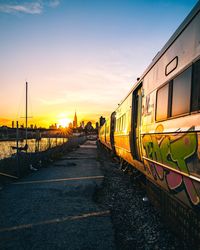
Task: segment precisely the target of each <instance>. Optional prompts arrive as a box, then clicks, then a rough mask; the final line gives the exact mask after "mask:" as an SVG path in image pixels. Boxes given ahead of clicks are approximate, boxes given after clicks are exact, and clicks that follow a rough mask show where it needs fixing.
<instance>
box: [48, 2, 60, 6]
mask: <svg viewBox="0 0 200 250" xmlns="http://www.w3.org/2000/svg"><path fill="white" fill-rule="evenodd" d="M59 4H60V0H51V1H49V4H48V5H49V7H51V8H55V7H57V6H58V5H59Z"/></svg>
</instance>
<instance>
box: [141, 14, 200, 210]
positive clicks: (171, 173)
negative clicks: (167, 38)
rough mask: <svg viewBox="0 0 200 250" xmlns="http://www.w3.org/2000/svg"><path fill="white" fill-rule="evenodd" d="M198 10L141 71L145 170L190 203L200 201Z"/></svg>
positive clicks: (190, 204) (199, 21) (199, 22)
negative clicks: (170, 42) (143, 74)
mask: <svg viewBox="0 0 200 250" xmlns="http://www.w3.org/2000/svg"><path fill="white" fill-rule="evenodd" d="M199 27H200V12H199V10H198V12H197V13H196V15H195V16H194V17H193V18H192V19H191V20H190V22H189V23H188V25H186V26H185V28H184V30H183V31H182V32H181V33H180V34H179V36H178V37H177V38H176V40H175V41H174V42H173V43H172V44H171V46H170V47H169V48H168V49H167V50H166V51H165V53H164V54H163V55H162V57H161V58H160V59H159V60H158V61H157V62H156V64H155V65H154V66H153V67H152V68H151V69H150V71H149V72H148V73H147V74H146V75H145V76H144V80H143V92H144V97H143V102H142V106H143V108H142V109H143V111H142V126H141V143H142V158H143V160H144V163H145V166H144V171H145V174H146V175H147V176H148V177H149V178H150V179H151V181H152V182H154V183H155V184H158V185H159V186H161V187H162V188H164V189H165V190H167V191H168V192H171V193H173V195H174V197H176V198H177V199H179V200H181V201H182V202H184V203H185V204H186V205H188V206H197V205H200V29H199Z"/></svg>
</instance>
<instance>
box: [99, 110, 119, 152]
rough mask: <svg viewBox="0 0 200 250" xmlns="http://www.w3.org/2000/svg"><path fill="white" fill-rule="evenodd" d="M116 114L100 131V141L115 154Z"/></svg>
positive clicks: (108, 119)
mask: <svg viewBox="0 0 200 250" xmlns="http://www.w3.org/2000/svg"><path fill="white" fill-rule="evenodd" d="M115 114H116V113H115V112H113V113H112V114H111V116H110V117H109V118H107V119H106V120H105V123H104V124H103V126H101V128H100V130H99V141H100V142H101V143H102V144H103V145H104V146H106V147H107V148H108V149H110V150H111V151H112V152H113V153H115V147H114V130H115V119H116V118H115Z"/></svg>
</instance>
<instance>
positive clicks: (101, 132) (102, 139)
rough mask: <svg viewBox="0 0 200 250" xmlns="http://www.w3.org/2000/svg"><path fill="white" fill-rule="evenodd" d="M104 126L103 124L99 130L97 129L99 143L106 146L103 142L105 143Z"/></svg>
mask: <svg viewBox="0 0 200 250" xmlns="http://www.w3.org/2000/svg"><path fill="white" fill-rule="evenodd" d="M105 133H106V124H105V123H104V124H103V125H102V126H101V127H100V129H99V133H98V134H99V141H100V142H101V144H103V145H106V144H105V141H106V134H105Z"/></svg>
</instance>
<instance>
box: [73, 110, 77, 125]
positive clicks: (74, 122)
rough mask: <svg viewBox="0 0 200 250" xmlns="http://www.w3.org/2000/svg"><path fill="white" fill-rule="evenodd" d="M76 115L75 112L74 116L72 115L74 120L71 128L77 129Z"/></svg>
mask: <svg viewBox="0 0 200 250" xmlns="http://www.w3.org/2000/svg"><path fill="white" fill-rule="evenodd" d="M77 124H78V123H77V115H76V112H75V114H74V120H73V128H77V127H78V126H77Z"/></svg>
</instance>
